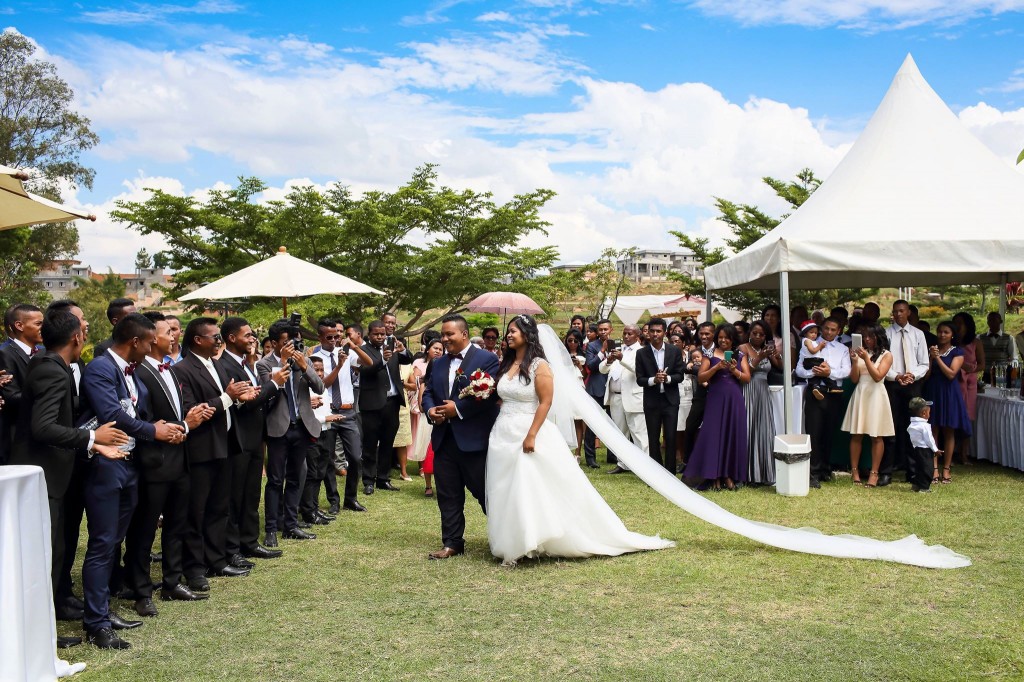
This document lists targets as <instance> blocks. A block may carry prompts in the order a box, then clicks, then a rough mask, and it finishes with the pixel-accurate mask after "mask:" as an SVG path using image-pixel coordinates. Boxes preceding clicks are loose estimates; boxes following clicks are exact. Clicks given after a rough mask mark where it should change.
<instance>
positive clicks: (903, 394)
mask: <svg viewBox="0 0 1024 682" xmlns="http://www.w3.org/2000/svg"><path fill="white" fill-rule="evenodd" d="M923 388H924V380H923V379H922V380H921V381H915V382H914V383H912V384H910V385H909V386H901V385H899V384H898V383H896V382H895V381H886V382H885V391H886V393H888V394H889V407H890V408H891V409H892V422H893V425H894V426H895V427H896V435H895V436H893V437H891V438H886V439H885V454H884V455H882V464H881V465H880V466H879V467H878V473H879V475H881V476H892V472H893V470H894V469H904V470H906V472H907V481H912V480H913V479H914V477H915V475H916V473H917V472H916V471H915V470H914V458H913V457H911V455H912V453H913V452H914V446H913V445H911V444H910V433H909V432H908V431H907V427H908V426H910V417H911V416H912V415H911V414H910V399H911V398H918V397H920V396H921V390H922V389H923ZM928 473H929V474H930V473H931V470H930V468H929V471H928ZM929 480H930V477H929Z"/></svg>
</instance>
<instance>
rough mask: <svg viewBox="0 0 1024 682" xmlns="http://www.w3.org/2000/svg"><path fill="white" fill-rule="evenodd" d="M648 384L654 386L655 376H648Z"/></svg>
mask: <svg viewBox="0 0 1024 682" xmlns="http://www.w3.org/2000/svg"><path fill="white" fill-rule="evenodd" d="M647 385H648V386H653V385H654V377H648V378H647Z"/></svg>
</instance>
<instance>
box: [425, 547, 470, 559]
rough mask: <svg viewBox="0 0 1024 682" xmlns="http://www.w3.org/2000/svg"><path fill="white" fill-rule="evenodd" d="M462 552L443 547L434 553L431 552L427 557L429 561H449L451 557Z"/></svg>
mask: <svg viewBox="0 0 1024 682" xmlns="http://www.w3.org/2000/svg"><path fill="white" fill-rule="evenodd" d="M464 551H465V550H462V549H452V548H451V547H445V548H443V549H439V550H437V551H436V552H431V553H430V554H428V555H427V556H428V558H430V559H450V558H452V557H453V556H458V555H459V554H462V553H463V552H464Z"/></svg>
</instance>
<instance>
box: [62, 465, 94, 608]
mask: <svg viewBox="0 0 1024 682" xmlns="http://www.w3.org/2000/svg"><path fill="white" fill-rule="evenodd" d="M88 466H89V465H88V463H87V462H85V461H83V460H82V459H81V458H78V457H76V458H75V465H74V469H73V471H72V473H71V483H69V484H68V489H67V492H65V493H64V504H63V515H62V519H61V525H62V526H63V533H64V542H63V545H62V547H63V552H62V556H61V567H60V580H59V581H58V584H57V588H56V591H55V592H54V601H55V602H56V603H60V602H63V601H64V600H65V599H67V598H68V597H70V596H72V595H73V594H74V590H73V586H74V580H73V579H72V578H71V569H72V568H74V566H75V558H76V557H77V556H78V538H79V534H80V532H81V530H82V519H83V518H85V476H86V471H87V467H88Z"/></svg>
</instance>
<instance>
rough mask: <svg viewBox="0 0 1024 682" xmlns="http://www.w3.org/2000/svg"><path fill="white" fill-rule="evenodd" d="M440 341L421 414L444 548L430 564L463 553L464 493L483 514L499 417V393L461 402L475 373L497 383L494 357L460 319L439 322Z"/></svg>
mask: <svg viewBox="0 0 1024 682" xmlns="http://www.w3.org/2000/svg"><path fill="white" fill-rule="evenodd" d="M441 342H442V343H443V344H444V347H445V350H446V351H447V354H446V355H444V356H443V357H440V358H438V359H437V360H435V361H434V363H433V366H432V367H431V370H430V376H429V379H428V381H427V385H426V389H425V390H424V392H423V409H424V410H426V413H427V419H428V421H430V423H431V424H433V425H434V430H433V433H432V434H431V436H430V442H431V445H433V448H434V480H435V482H436V485H437V506H438V507H439V508H440V510H441V539H442V541H443V545H444V546H443V547H442V548H441V549H440V550H438V551H436V552H431V553H430V558H431V559H447V558H449V557H453V556H455V555H457V554H462V553H463V552H464V551H465V541H464V540H463V537H462V536H463V534H464V533H465V531H466V513H465V507H466V488H469V492H470V493H472V495H473V497H475V498H476V499H477V501H478V502H479V503H480V508H481V509H483V510H484V513H487V508H486V506H485V505H484V468H485V466H486V463H487V441H488V439H489V438H490V435H491V427H492V426H494V420H495V419H497V418H498V396H497V392H495V393H494V395H492V396H491V397H490V398H488V399H487V400H476V399H473V398H460V397H459V392H461V391H462V389H464V388H465V387H466V386H468V385H469V380H468V379H467V378H466V377H467V376H468V375H470V374H472V373H473V372H475V371H477V370H481V371H483V372H486V373H487V374H490V375H491V376H492V377H494V380H495V381H497V380H498V358H497V356H495V355H494V353H491V352H489V351H485V350H482V349H480V348H477V347H476V346H474V345H472V344H471V343H470V342H469V325H467V324H466V318H464V317H462V316H461V315H447V316H445V318H444V319H443V320H442V325H441Z"/></svg>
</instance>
